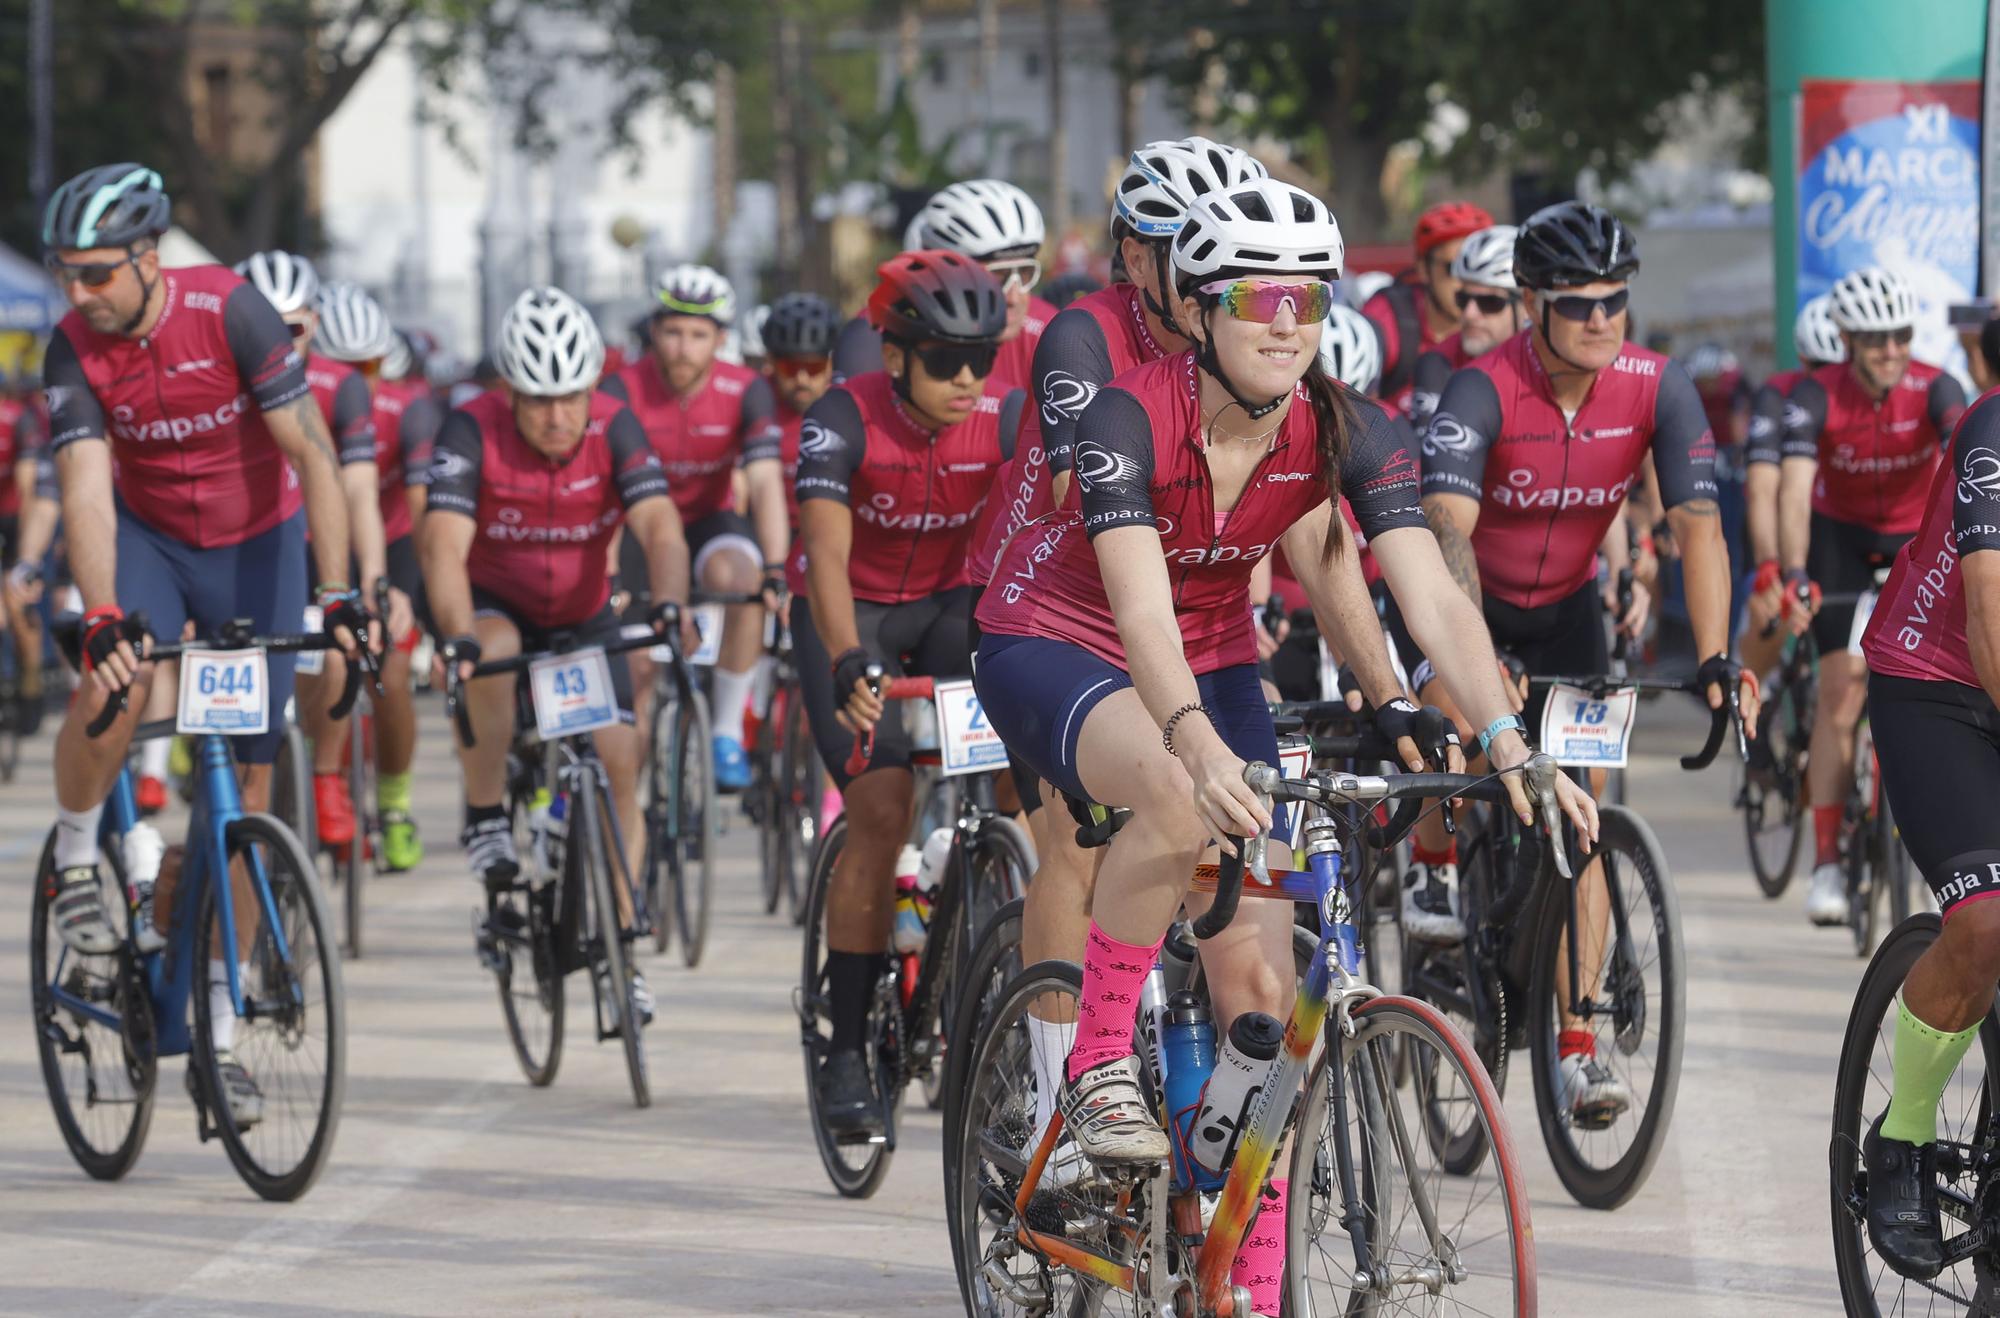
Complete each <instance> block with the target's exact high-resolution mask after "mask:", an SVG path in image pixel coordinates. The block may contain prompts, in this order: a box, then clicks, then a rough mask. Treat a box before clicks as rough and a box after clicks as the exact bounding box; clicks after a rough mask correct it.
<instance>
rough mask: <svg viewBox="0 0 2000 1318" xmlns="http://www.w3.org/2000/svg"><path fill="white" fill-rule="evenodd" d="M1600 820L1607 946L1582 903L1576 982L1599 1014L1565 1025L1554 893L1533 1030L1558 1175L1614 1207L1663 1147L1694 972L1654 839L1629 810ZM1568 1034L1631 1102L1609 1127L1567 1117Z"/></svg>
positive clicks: (1582, 1197)
mask: <svg viewBox="0 0 2000 1318" xmlns="http://www.w3.org/2000/svg"><path fill="white" fill-rule="evenodd" d="M1599 819H1600V822H1601V828H1600V840H1599V842H1598V846H1597V849H1596V851H1595V852H1593V853H1592V855H1591V858H1590V863H1591V866H1592V867H1596V868H1598V869H1599V870H1600V871H1601V872H1602V874H1603V875H1604V885H1603V893H1604V894H1605V897H1606V902H1605V905H1606V906H1607V907H1608V908H1609V913H1608V916H1607V919H1606V923H1605V926H1604V934H1603V936H1602V942H1601V945H1600V946H1596V947H1595V948H1593V935H1592V933H1591V932H1590V930H1591V921H1590V919H1589V917H1588V907H1587V906H1586V903H1585V901H1584V899H1583V898H1581V897H1579V900H1578V907H1579V912H1580V915H1579V923H1580V924H1581V925H1582V927H1583V928H1584V930H1585V936H1584V938H1583V940H1582V942H1583V946H1582V948H1581V949H1580V950H1579V953H1578V956H1577V961H1578V965H1579V969H1580V975H1581V978H1582V979H1583V980H1584V981H1585V982H1586V983H1587V984H1591V985H1594V986H1595V987H1594V988H1593V990H1592V992H1591V994H1590V998H1591V1001H1592V1003H1593V1004H1594V1007H1595V1009H1594V1011H1593V1012H1592V1013H1591V1014H1589V1015H1587V1016H1584V1017H1582V1018H1580V1019H1578V1020H1576V1021H1574V1022H1570V1023H1565V1021H1564V1020H1563V1018H1562V1011H1561V1008H1560V1005H1559V1000H1560V995H1559V993H1558V985H1559V984H1560V983H1561V982H1562V981H1563V980H1566V979H1567V978H1568V964H1567V962H1568V958H1567V955H1566V954H1565V953H1564V951H1563V947H1564V943H1563V940H1564V938H1565V936H1566V933H1567V929H1568V909H1569V904H1568V902H1567V901H1566V900H1564V899H1563V898H1562V896H1561V895H1560V894H1559V895H1558V898H1557V900H1556V901H1555V902H1554V903H1553V905H1552V907H1551V913H1550V916H1549V918H1548V919H1547V921H1546V922H1545V923H1544V926H1543V928H1542V931H1541V934H1540V937H1539V939H1538V944H1537V948H1536V951H1535V967H1534V984H1533V986H1532V988H1531V989H1530V990H1529V1006H1528V1011H1529V1021H1528V1035H1529V1045H1530V1048H1531V1050H1532V1052H1531V1057H1532V1061H1531V1065H1532V1068H1533V1071H1534V1077H1535V1106H1536V1109H1537V1111H1538V1113H1539V1115H1540V1119H1541V1127H1542V1141H1543V1143H1544V1144H1546V1145H1547V1146H1548V1150H1549V1157H1550V1159H1551V1160H1553V1161H1554V1163H1555V1167H1556V1175H1557V1176H1558V1177H1560V1178H1561V1179H1562V1183H1563V1187H1564V1188H1565V1189H1567V1190H1568V1191H1569V1192H1570V1195H1571V1197H1573V1198H1574V1199H1575V1200H1576V1201H1577V1202H1578V1203H1580V1204H1582V1205H1584V1206H1585V1207H1586V1208H1605V1209H1609V1208H1616V1207H1618V1205H1620V1204H1622V1203H1624V1202H1625V1201H1626V1200H1627V1199H1630V1198H1631V1197H1632V1196H1633V1195H1634V1194H1636V1193H1638V1191H1639V1187H1640V1186H1642V1185H1644V1184H1645V1183H1646V1177H1647V1176H1648V1175H1650V1174H1651V1172H1652V1170H1653V1162H1654V1160H1655V1159H1657V1158H1658V1157H1659V1156H1660V1149H1661V1147H1662V1146H1663V1145H1664V1144H1665V1143H1666V1132H1667V1127H1668V1125H1669V1124H1671V1123H1672V1121H1673V1115H1674V1099H1675V1097H1676V1095H1677V1093H1678V1091H1679V1088H1680V1071H1681V1043H1682V1039H1683V1035H1684V1034H1685V1031H1686V1021H1687V968H1686V964H1685V957H1686V952H1685V950H1684V946H1683V943H1682V939H1681V908H1680V899H1679V897H1678V896H1677V895H1676V893H1675V892H1674V886H1673V879H1672V876H1671V874H1670V873H1669V871H1668V869H1667V862H1666V858H1665V856H1663V855H1662V854H1661V851H1660V843H1659V839H1658V838H1656V837H1655V836H1654V835H1653V830H1652V828H1651V826H1649V825H1648V824H1647V823H1646V821H1645V820H1644V819H1642V818H1640V817H1639V816H1638V815H1636V814H1634V813H1632V812H1631V811H1630V810H1625V809H1621V808H1619V807H1617V806H1607V807H1605V808H1604V810H1602V811H1601V812H1600V814H1599ZM1570 854H1571V855H1576V854H1577V853H1576V851H1575V850H1574V849H1572V850H1571V851H1570ZM1589 873H1590V870H1588V869H1586V870H1585V871H1584V874H1585V875H1588V874H1589ZM1555 881H1556V882H1558V883H1560V880H1555ZM1582 883H1583V880H1581V879H1580V880H1579V887H1581V884H1582ZM1565 1029H1575V1030H1584V1031H1588V1032H1589V1033H1590V1034H1591V1036H1592V1046H1593V1048H1594V1051H1595V1055H1596V1058H1597V1061H1598V1062H1599V1063H1600V1064H1601V1065H1603V1066H1604V1067H1606V1068H1607V1069H1608V1070H1609V1071H1610V1072H1611V1073H1612V1074H1613V1075H1614V1076H1616V1077H1617V1078H1618V1079H1619V1080H1620V1081H1622V1082H1623V1083H1624V1085H1625V1087H1626V1089H1627V1090H1628V1091H1629V1093H1630V1095H1631V1105H1630V1106H1629V1107H1627V1108H1626V1109H1625V1110H1624V1111H1623V1112H1621V1113H1619V1114H1617V1115H1616V1116H1614V1117H1612V1118H1610V1119H1609V1120H1608V1121H1600V1120H1599V1119H1597V1118H1592V1120H1591V1123H1590V1124H1589V1125H1587V1126H1586V1125H1585V1124H1583V1123H1580V1122H1578V1121H1576V1120H1575V1119H1574V1118H1573V1117H1572V1114H1571V1112H1570V1110H1569V1107H1568V1105H1567V1103H1566V1100H1565V1098H1564V1096H1563V1087H1562V1083H1561V1080H1560V1078H1559V1066H1560V1058H1559V1051H1560V1050H1559V1046H1558V1038H1557V1036H1558V1033H1559V1032H1561V1031H1563V1030H1565Z"/></svg>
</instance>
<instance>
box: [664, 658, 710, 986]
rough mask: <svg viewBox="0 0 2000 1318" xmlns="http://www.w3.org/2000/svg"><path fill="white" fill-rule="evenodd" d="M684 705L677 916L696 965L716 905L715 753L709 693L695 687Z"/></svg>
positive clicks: (686, 957) (678, 737)
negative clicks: (713, 752) (704, 693)
mask: <svg viewBox="0 0 2000 1318" xmlns="http://www.w3.org/2000/svg"><path fill="white" fill-rule="evenodd" d="M688 697H689V699H688V703H687V706H686V707H685V709H684V710H683V711H682V712H681V713H680V714H679V715H678V716H677V717H676V718H675V720H674V731H675V741H674V746H675V749H676V752H677V759H678V761H679V764H680V772H679V774H678V775H677V776H676V778H675V783H676V791H675V794H674V798H673V799H674V806H675V820H676V823H675V829H674V855H675V857H676V863H675V867H674V920H675V924H676V925H677V926H678V927H679V930H680V936H681V962H682V964H684V965H686V966H687V967H688V969H690V970H692V969H694V968H695V967H696V966H698V965H700V964H701V957H702V953H703V952H704V951H706V950H707V948H708V926H709V921H710V918H711V915H712V913H713V910H714V907H715V850H716V835H717V833H718V831H719V829H718V826H717V825H718V820H717V818H716V810H717V797H716V786H715V758H714V756H713V755H712V754H711V753H710V751H709V745H710V743H711V734H710V726H709V720H708V697H706V696H704V695H703V694H702V693H701V692H700V690H698V689H693V688H691V689H690V690H689V692H688Z"/></svg>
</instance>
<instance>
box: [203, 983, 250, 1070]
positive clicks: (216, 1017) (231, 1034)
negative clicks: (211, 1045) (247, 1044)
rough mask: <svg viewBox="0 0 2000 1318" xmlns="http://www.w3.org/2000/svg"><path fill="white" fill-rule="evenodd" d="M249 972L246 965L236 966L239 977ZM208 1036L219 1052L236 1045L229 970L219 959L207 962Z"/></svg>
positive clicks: (234, 1014)
mask: <svg viewBox="0 0 2000 1318" xmlns="http://www.w3.org/2000/svg"><path fill="white" fill-rule="evenodd" d="M249 973H250V967H249V966H248V965H239V966H238V967H237V976H238V978H239V979H242V978H244V977H247V976H248V975H249ZM208 1037H209V1038H210V1039H212V1040H214V1042H215V1051H217V1052H219V1053H226V1052H228V1051H229V1050H230V1049H231V1048H233V1047H235V1046H236V1003H235V1002H234V1001H232V1000H231V998H230V996H229V970H228V968H227V967H226V966H224V965H223V964H222V963H221V962H220V961H210V962H209V963H208Z"/></svg>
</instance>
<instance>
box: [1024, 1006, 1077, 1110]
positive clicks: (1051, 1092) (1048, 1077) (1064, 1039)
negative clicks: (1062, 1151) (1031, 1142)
mask: <svg viewBox="0 0 2000 1318" xmlns="http://www.w3.org/2000/svg"><path fill="white" fill-rule="evenodd" d="M1075 1035H1076V1024H1075V1022H1073V1021H1045V1020H1042V1019H1041V1018H1040V1017H1037V1016H1032V1015H1031V1016H1029V1017H1028V1055H1029V1057H1030V1059H1032V1061H1033V1063H1034V1068H1035V1132H1036V1134H1037V1135H1039V1134H1040V1133H1041V1132H1042V1131H1045V1130H1047V1129H1048V1128H1049V1119H1050V1118H1051V1117H1053V1116H1055V1114H1056V1090H1057V1089H1059V1088H1061V1086H1062V1079H1063V1070H1064V1067H1065V1065H1066V1064H1067V1063H1068V1061H1069V1045H1070V1040H1071V1039H1072V1038H1074V1037H1075Z"/></svg>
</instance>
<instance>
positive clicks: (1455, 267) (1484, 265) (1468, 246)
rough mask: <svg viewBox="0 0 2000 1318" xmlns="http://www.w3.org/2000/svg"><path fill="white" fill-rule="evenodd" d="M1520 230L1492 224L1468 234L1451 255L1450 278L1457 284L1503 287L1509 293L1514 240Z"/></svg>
mask: <svg viewBox="0 0 2000 1318" xmlns="http://www.w3.org/2000/svg"><path fill="white" fill-rule="evenodd" d="M1520 234H1521V231H1520V230H1519V229H1518V228H1516V227H1514V226H1513V225H1511V224H1496V225H1494V226H1493V227H1491V228H1489V229H1481V230H1480V231H1479V232H1478V233H1475V234H1473V235H1472V236H1470V237H1468V238H1467V239H1466V240H1465V242H1464V243H1463V244H1462V245H1461V246H1460V247H1459V249H1458V255H1457V256H1454V257H1452V258H1451V277H1452V278H1453V279H1456V280H1457V281H1458V282H1459V283H1461V284H1476V285H1478V286H1479V287H1481V288H1504V289H1507V290H1508V291H1509V292H1512V291H1513V290H1514V288H1515V287H1516V285H1515V283H1514V240H1515V239H1516V238H1518V237H1520Z"/></svg>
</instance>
